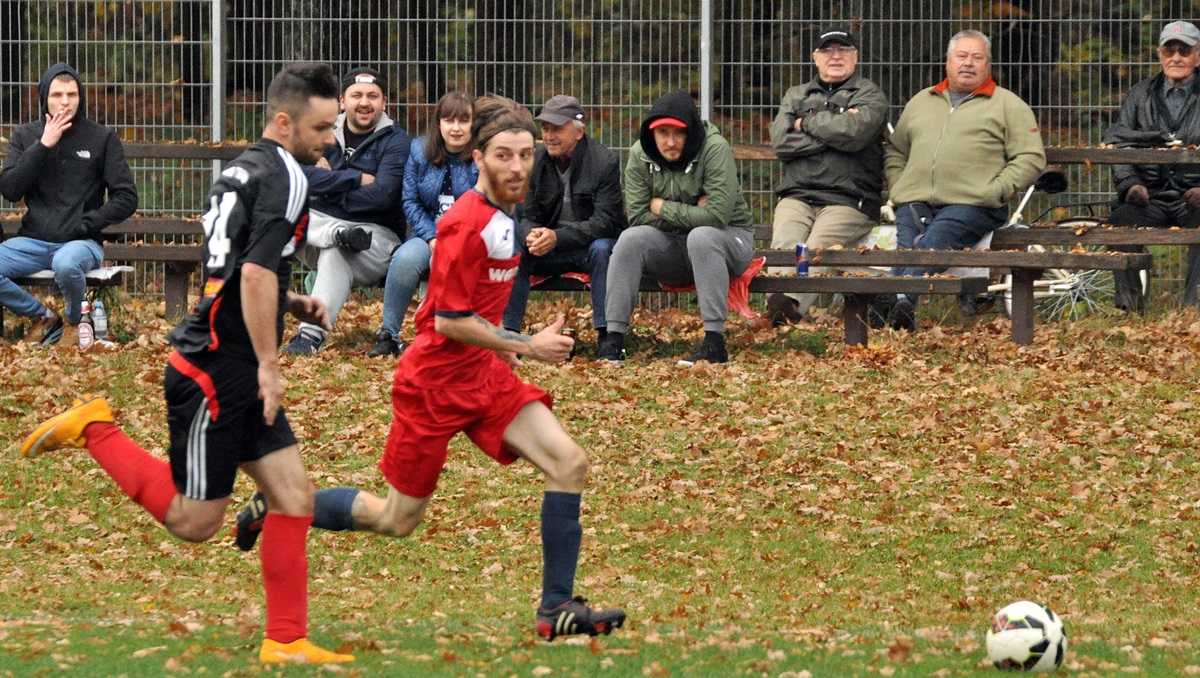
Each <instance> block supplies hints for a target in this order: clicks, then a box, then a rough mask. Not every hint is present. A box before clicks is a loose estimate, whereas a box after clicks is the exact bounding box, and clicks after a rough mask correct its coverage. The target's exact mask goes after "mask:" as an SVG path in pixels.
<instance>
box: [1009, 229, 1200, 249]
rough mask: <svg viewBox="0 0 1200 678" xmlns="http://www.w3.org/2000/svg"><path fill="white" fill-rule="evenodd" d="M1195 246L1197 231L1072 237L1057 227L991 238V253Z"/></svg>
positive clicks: (1199, 240) (1113, 231)
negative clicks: (1033, 248) (1035, 247)
mask: <svg viewBox="0 0 1200 678" xmlns="http://www.w3.org/2000/svg"><path fill="white" fill-rule="evenodd" d="M1076 244H1078V245H1197V244H1200V229H1197V228H1178V227H1171V228H1135V227H1110V226H1100V227H1095V228H1090V229H1087V230H1086V231H1083V232H1081V233H1076V229H1073V228H1062V227H1058V226H1030V227H1028V228H1001V229H999V230H997V231H996V232H995V233H993V234H992V248H993V249H1007V248H1014V247H1028V246H1029V245H1054V246H1065V247H1074V246H1075V245H1076Z"/></svg>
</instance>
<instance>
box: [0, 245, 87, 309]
mask: <svg viewBox="0 0 1200 678" xmlns="http://www.w3.org/2000/svg"><path fill="white" fill-rule="evenodd" d="M103 260H104V248H103V247H101V246H100V243H98V242H96V241H94V240H72V241H70V242H65V243H64V242H46V241H44V240H35V239H33V238H24V237H20V236H18V237H16V238H9V239H8V240H5V241H4V242H2V243H0V304H3V305H4V307H5V308H7V309H8V310H10V311H12V312H13V313H16V314H18V315H22V316H25V317H27V318H33V317H36V316H39V315H45V313H46V307H45V306H44V305H42V302H40V301H38V300H37V297H35V296H33V295H32V294H30V293H28V292H26V291H25V290H23V289H21V287H20V286H19V285H17V284H16V283H14V282H13V281H12V280H11V279H12V278H19V277H21V276H26V275H29V274H31V273H36V272H38V271H41V270H44V269H47V268H49V269H52V270H53V271H54V282H56V283H58V287H59V289H61V290H62V293H63V298H64V300H65V303H66V312H65V315H66V317H67V322H69V323H71V324H72V325H76V324H78V323H79V318H80V316H81V312H80V308H79V307H80V305H81V304H82V303H83V297H84V294H85V293H86V292H87V280H86V279H85V278H84V275H85V274H86V273H87V272H88V271H90V270H92V269H94V268H97V267H99V266H100V262H101V261H103Z"/></svg>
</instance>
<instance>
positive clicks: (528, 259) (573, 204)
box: [504, 94, 628, 337]
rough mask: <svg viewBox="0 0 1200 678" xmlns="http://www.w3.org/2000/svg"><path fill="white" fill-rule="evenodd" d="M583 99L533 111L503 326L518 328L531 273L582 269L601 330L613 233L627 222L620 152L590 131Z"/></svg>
mask: <svg viewBox="0 0 1200 678" xmlns="http://www.w3.org/2000/svg"><path fill="white" fill-rule="evenodd" d="M583 118H584V115H583V106H582V105H581V104H580V103H579V100H578V99H576V98H575V97H572V96H567V95H565V94H558V95H556V96H553V97H551V98H550V100H549V101H547V102H546V105H545V106H543V107H542V112H541V113H539V114H538V116H537V118H536V119H537V121H538V122H540V123H541V125H542V145H541V146H539V147H538V149H537V151H536V152H535V154H534V158H533V173H532V174H531V175H530V177H529V192H528V193H527V194H526V195H525V212H524V214H523V215H522V217H521V223H520V224H518V226H517V233H516V239H517V245H518V246H519V247H520V248H521V266H520V269H519V271H518V272H517V277H516V279H514V280H513V290H512V296H510V297H509V300H508V307H507V308H505V309H504V327H506V328H508V329H510V330H512V331H514V332H520V331H521V326H522V325H523V324H524V320H525V305H526V303H527V302H528V301H529V276H530V275H561V274H563V273H586V274H587V275H588V276H589V279H590V281H591V282H590V285H591V290H592V324H593V327H595V328H596V332H597V334H598V335H599V336H601V337H602V336H604V333H605V328H606V327H607V323H606V322H605V318H604V303H605V296H606V295H605V284H606V282H607V278H608V262H609V259H611V258H612V250H613V245H615V244H616V242H617V234H619V233H620V232H621V231H623V230H625V226H626V225H627V223H628V222H626V221H625V201H624V199H623V198H622V196H621V159H620V158H618V157H617V154H616V153H613V152H612V151H611V150H609V149H608V148H606V147H605V146H604V144H602V143H600V142H599V141H596V140H595V139H592V138H591V137H589V136H588V135H587V125H586V124H585V123H584V120H583Z"/></svg>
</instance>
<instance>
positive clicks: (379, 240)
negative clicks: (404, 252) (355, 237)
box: [300, 210, 400, 340]
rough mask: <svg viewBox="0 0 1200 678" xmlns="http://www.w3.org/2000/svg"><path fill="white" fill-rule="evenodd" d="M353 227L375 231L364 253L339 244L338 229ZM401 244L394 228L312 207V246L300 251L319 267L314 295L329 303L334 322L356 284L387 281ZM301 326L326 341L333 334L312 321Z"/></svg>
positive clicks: (309, 222) (302, 255)
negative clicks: (336, 238) (350, 219)
mask: <svg viewBox="0 0 1200 678" xmlns="http://www.w3.org/2000/svg"><path fill="white" fill-rule="evenodd" d="M352 226H359V227H362V228H365V229H367V230H368V231H370V232H371V247H369V248H368V249H366V250H364V251H362V252H350V251H348V250H343V249H341V248H339V247H338V246H337V244H336V243H335V242H334V238H333V234H334V232H335V231H337V230H338V229H339V228H347V227H352ZM399 245H400V238H398V237H397V236H396V234H395V233H394V232H393V231H392V230H391V229H390V228H385V227H383V226H380V225H378V224H372V223H368V222H361V221H347V220H345V219H338V218H337V217H331V216H329V215H328V214H325V213H323V212H318V211H316V210H309V217H308V245H307V246H306V247H305V248H304V250H303V251H301V252H300V258H301V260H302V261H304V263H306V264H307V265H309V266H316V268H317V280H316V282H315V283H313V289H312V296H314V297H316V298H318V299H320V300H321V301H323V302H325V307H326V308H327V309H329V324H330V325H333V324H334V323H336V322H337V317H338V313H340V312H341V310H342V306H344V305H345V304H346V300H347V299H349V298H350V288H351V287H352V286H354V285H374V284H376V283H379V282H380V281H381V280H383V278H384V276H386V275H387V272H388V265H389V264H390V263H391V262H392V250H394V249H396V248H397V247H398V246H399ZM300 329H301V330H304V331H307V332H309V333H310V334H313V335H316V336H319V337H321V339H322V340H324V338H325V337H326V336H327V335H328V334H329V333H328V332H326V331H325V329H324V328H321V327H318V326H316V325H312V324H309V323H300Z"/></svg>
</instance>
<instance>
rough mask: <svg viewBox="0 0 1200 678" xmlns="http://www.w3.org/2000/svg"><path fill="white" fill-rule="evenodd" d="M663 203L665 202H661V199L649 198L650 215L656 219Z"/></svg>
mask: <svg viewBox="0 0 1200 678" xmlns="http://www.w3.org/2000/svg"><path fill="white" fill-rule="evenodd" d="M664 202H666V200H663V199H662V198H659V197H654V198H650V214H653V215H654V216H656V217H657V216H658V213H659V211H661V210H662V206H663V203H664Z"/></svg>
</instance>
